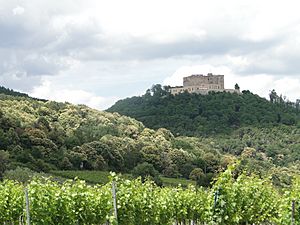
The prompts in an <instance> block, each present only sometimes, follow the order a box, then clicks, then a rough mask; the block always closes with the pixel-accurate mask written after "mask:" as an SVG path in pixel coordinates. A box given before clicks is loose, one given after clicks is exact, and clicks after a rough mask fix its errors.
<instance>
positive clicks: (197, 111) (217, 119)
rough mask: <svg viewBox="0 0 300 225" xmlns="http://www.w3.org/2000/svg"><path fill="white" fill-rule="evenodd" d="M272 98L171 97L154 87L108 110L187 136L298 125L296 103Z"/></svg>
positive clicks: (246, 95) (299, 109) (247, 94)
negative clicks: (249, 128) (238, 129)
mask: <svg viewBox="0 0 300 225" xmlns="http://www.w3.org/2000/svg"><path fill="white" fill-rule="evenodd" d="M271 97H272V102H271V101H268V100H266V99H264V98H261V97H259V96H258V95H255V94H252V93H251V92H249V91H243V92H242V93H241V94H236V93H235V94H231V93H226V92H218V93H210V94H208V95H199V94H189V93H182V94H178V95H176V96H173V95H170V94H169V93H168V91H167V90H165V89H164V88H161V86H160V85H154V86H153V88H152V89H151V90H147V92H146V94H145V95H143V96H141V97H132V98H127V99H124V100H120V101H118V102H117V103H116V104H115V105H113V106H112V107H111V108H109V109H108V110H107V111H108V112H118V113H120V114H122V115H127V116H130V117H133V118H135V119H137V120H139V121H141V122H143V123H144V124H145V126H147V127H150V128H153V129H157V128H160V127H164V128H167V129H169V130H171V131H172V132H173V133H174V134H177V135H188V136H202V135H210V134H220V133H223V134H224V133H230V132H231V131H233V130H235V129H237V128H240V127H244V126H252V127H273V126H276V125H280V124H285V125H297V124H298V125H300V123H299V121H300V107H299V102H297V104H296V103H291V102H285V101H284V100H283V98H282V97H280V96H277V94H276V92H275V91H273V92H272V95H271Z"/></svg>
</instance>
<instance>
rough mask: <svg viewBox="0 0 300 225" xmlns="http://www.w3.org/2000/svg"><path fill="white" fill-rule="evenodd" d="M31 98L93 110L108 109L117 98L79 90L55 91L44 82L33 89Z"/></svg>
mask: <svg viewBox="0 0 300 225" xmlns="http://www.w3.org/2000/svg"><path fill="white" fill-rule="evenodd" d="M30 95H31V96H33V97H37V98H43V99H49V100H53V101H60V102H61V101H65V102H70V103H73V104H86V105H87V106H89V107H91V108H95V109H102V110H103V109H106V108H108V107H110V106H111V105H112V104H113V103H114V102H115V101H116V100H117V98H116V97H114V96H111V97H101V96H97V95H95V94H94V93H91V92H88V91H84V90H80V89H72V90H70V89H60V88H59V89H57V88H56V87H55V86H54V85H53V84H52V83H51V82H49V81H47V80H44V81H43V83H42V85H40V86H36V87H34V88H33V90H32V92H31V93H30Z"/></svg>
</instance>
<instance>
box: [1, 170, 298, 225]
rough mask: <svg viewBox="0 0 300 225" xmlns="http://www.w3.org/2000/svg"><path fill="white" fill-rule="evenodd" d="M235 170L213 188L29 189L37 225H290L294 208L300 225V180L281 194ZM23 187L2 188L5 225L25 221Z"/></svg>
mask: <svg viewBox="0 0 300 225" xmlns="http://www.w3.org/2000/svg"><path fill="white" fill-rule="evenodd" d="M235 169H236V166H231V167H229V169H227V170H226V171H225V172H223V173H222V174H220V176H219V177H218V178H217V179H216V181H215V182H214V184H213V186H212V188H208V189H203V188H198V189H196V188H195V187H194V186H189V187H188V188H182V187H180V186H178V187H164V188H162V187H159V186H156V185H155V184H154V183H153V182H152V181H149V180H148V181H147V180H146V181H145V182H142V180H141V179H135V180H126V179H121V178H120V177H117V176H113V177H111V182H110V183H108V184H107V185H103V186H100V185H94V186H90V185H87V184H86V183H85V182H83V181H79V180H75V181H71V180H69V181H65V182H63V183H61V184H60V183H57V182H54V181H50V180H49V179H35V180H32V181H31V182H30V183H28V185H27V186H26V188H27V190H28V194H29V201H30V215H31V223H32V224H104V223H105V222H106V221H110V222H111V223H112V224H115V223H116V222H117V223H118V224H120V225H136V224H139V225H146V224H150V225H171V224H174V222H175V221H177V223H181V224H190V223H191V221H193V222H194V224H224V225H243V224H261V225H262V224H281V225H289V224H291V219H292V218H291V211H292V208H291V205H292V202H293V201H294V202H295V213H294V219H295V225H297V224H300V223H299V221H300V211H299V206H300V202H299V199H300V196H299V193H300V180H299V178H295V179H294V181H293V184H292V186H291V187H289V188H287V189H284V190H283V191H278V189H277V188H276V187H274V186H273V185H272V184H271V182H270V180H269V179H260V178H258V177H257V176H255V175H252V176H246V175H245V174H244V173H242V174H241V175H239V176H236V175H235V174H234V171H235ZM112 181H114V183H115V184H116V190H117V191H116V203H117V212H118V218H117V219H118V220H117V221H116V218H114V216H113V214H112V212H113V201H112V200H113V196H112V191H111V187H112ZM24 188H25V187H24V186H23V185H22V184H20V183H17V182H13V181H9V180H5V181H3V182H1V183H0V203H1V204H0V223H1V224H4V223H6V224H7V223H9V224H10V223H14V224H17V223H18V220H19V218H20V216H25V210H24V205H25V196H24Z"/></svg>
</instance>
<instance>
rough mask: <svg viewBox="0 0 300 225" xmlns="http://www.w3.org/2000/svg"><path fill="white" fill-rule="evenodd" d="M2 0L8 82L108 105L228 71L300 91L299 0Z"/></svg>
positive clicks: (252, 86) (1, 43)
mask: <svg viewBox="0 0 300 225" xmlns="http://www.w3.org/2000/svg"><path fill="white" fill-rule="evenodd" d="M298 2H299V1H297V0H295V1H291V0H285V1H281V0H278V1H266V0H264V1H261V0H250V1H248V0H243V1H241V0H226V1H221V0H219V1H217V0H210V1H207V0H205V1H202V0H182V1H176V0H160V1H159V0H151V1H146V0H126V1H124V0H119V1H116V0H109V1H102V0H94V1H92V0H59V1H54V0H0V85H3V86H6V87H9V88H13V89H16V90H19V91H23V92H26V93H28V94H30V95H32V96H35V97H39V98H46V99H52V100H57V101H68V102H72V103H81V104H86V105H89V106H91V107H94V108H98V109H106V108H107V107H109V106H110V105H111V104H113V103H114V102H115V101H116V100H118V99H122V98H125V97H129V96H133V95H141V94H143V93H144V92H145V90H146V89H147V88H149V87H151V86H152V84H156V83H161V84H164V85H167V84H169V85H181V84H182V77H184V76H188V75H191V74H195V73H197V74H207V73H209V72H211V73H213V74H224V75H225V87H226V88H233V86H234V84H235V83H238V84H239V85H240V87H241V89H242V90H246V89H247V90H250V91H252V92H254V93H256V94H259V95H261V96H263V97H266V98H267V97H268V93H269V92H270V90H272V89H275V90H276V91H277V93H278V94H283V95H284V96H286V97H287V98H288V99H290V100H292V101H295V100H296V99H297V98H300V13H299V8H300V3H298Z"/></svg>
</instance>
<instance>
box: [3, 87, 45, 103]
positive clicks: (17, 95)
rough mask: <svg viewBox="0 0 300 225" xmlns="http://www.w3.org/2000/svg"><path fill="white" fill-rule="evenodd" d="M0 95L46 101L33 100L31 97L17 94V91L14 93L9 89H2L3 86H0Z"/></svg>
mask: <svg viewBox="0 0 300 225" xmlns="http://www.w3.org/2000/svg"><path fill="white" fill-rule="evenodd" d="M0 94H5V95H11V96H15V97H25V98H31V99H34V100H39V101H46V100H45V99H39V98H33V97H30V96H29V95H28V94H25V93H22V92H18V91H15V90H13V89H9V88H6V87H3V86H0Z"/></svg>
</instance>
